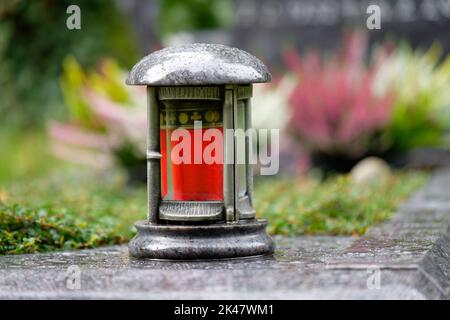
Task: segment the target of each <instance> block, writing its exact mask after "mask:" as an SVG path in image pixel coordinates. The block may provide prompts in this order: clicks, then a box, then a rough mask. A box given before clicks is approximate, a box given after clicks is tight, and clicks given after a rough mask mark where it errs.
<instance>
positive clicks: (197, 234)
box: [128, 220, 274, 260]
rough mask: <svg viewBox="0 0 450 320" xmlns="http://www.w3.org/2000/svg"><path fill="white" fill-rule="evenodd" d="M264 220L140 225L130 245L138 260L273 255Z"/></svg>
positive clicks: (141, 223)
mask: <svg viewBox="0 0 450 320" xmlns="http://www.w3.org/2000/svg"><path fill="white" fill-rule="evenodd" d="M266 225H267V222H266V221H265V220H249V221H245V222H243V221H240V222H239V223H217V224H206V225H168V224H167V225H161V224H149V223H147V222H145V221H141V222H137V223H136V228H137V229H138V234H137V235H136V237H134V238H133V239H132V240H131V241H130V243H129V244H128V247H129V250H130V254H131V255H132V256H133V257H138V258H152V259H171V260H195V259H228V258H236V257H247V256H259V255H265V254H270V253H272V252H273V250H274V246H273V241H272V239H271V238H270V237H269V236H268V235H267V234H266Z"/></svg>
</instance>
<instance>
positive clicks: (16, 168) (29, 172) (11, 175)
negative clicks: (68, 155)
mask: <svg viewBox="0 0 450 320" xmlns="http://www.w3.org/2000/svg"><path fill="white" fill-rule="evenodd" d="M62 166H63V163H62V162H61V161H59V160H58V159H55V158H54V157H53V156H52V155H51V154H50V153H49V141H48V139H47V135H46V133H45V132H43V131H42V130H21V129H19V128H16V127H12V126H2V127H0V183H2V182H5V181H12V180H17V179H19V180H21V179H24V178H27V179H30V178H36V177H39V176H42V175H46V174H47V172H48V171H50V170H51V169H57V168H60V167H62Z"/></svg>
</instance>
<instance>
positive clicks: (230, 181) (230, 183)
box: [223, 85, 235, 222]
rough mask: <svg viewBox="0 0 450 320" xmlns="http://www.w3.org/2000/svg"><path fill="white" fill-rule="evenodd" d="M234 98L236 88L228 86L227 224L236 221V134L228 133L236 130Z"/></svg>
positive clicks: (225, 114) (225, 150)
mask: <svg viewBox="0 0 450 320" xmlns="http://www.w3.org/2000/svg"><path fill="white" fill-rule="evenodd" d="M234 96H235V92H234V86H233V85H226V86H225V99H224V104H223V201H224V206H225V219H226V221H227V222H233V221H235V216H234V213H235V191H234V187H235V186H234V179H235V176H234V157H235V155H234V134H233V135H230V134H229V133H228V129H234V110H233V109H234V106H233V104H234V100H235V98H234Z"/></svg>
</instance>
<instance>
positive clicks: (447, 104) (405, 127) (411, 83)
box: [375, 44, 450, 152]
mask: <svg viewBox="0 0 450 320" xmlns="http://www.w3.org/2000/svg"><path fill="white" fill-rule="evenodd" d="M375 88H376V89H378V90H380V89H381V91H383V90H384V91H388V90H391V91H392V92H393V96H394V102H393V109H392V117H391V120H390V122H389V124H388V126H387V128H386V132H385V134H386V137H387V139H388V140H389V141H390V143H391V146H390V148H391V149H392V150H396V151H400V152H403V151H407V150H411V149H413V148H415V147H423V146H443V141H444V139H445V134H446V132H447V131H448V130H450V55H447V56H444V57H443V55H442V48H441V47H440V46H439V45H438V44H435V45H433V46H432V47H431V48H430V49H429V50H428V51H426V52H423V51H421V50H419V49H417V50H413V49H412V48H411V47H409V46H408V45H407V44H403V45H401V46H400V48H399V49H398V50H396V51H395V52H394V53H393V54H392V55H391V56H390V57H389V58H388V59H387V60H386V62H385V63H384V64H383V65H382V66H381V69H380V71H379V72H378V75H377V80H376V84H375ZM446 147H448V146H446Z"/></svg>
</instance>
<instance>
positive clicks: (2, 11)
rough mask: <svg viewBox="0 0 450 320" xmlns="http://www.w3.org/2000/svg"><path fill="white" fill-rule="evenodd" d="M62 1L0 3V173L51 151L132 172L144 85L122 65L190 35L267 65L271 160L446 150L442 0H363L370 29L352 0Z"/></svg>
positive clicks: (409, 159) (262, 109)
mask: <svg viewBox="0 0 450 320" xmlns="http://www.w3.org/2000/svg"><path fill="white" fill-rule="evenodd" d="M72 2H73V1H56V0H36V1H21V0H6V1H2V3H1V4H0V21H1V22H0V35H1V36H0V39H1V42H0V61H1V63H0V83H1V88H2V89H1V92H2V94H1V97H2V99H1V101H0V114H1V117H0V151H1V158H0V164H1V165H0V181H7V180H11V179H19V178H21V177H23V176H29V175H34V174H45V172H46V171H47V170H50V169H51V168H53V167H54V166H57V165H61V164H62V163H64V162H71V163H79V164H82V165H84V166H91V167H96V168H99V169H110V168H111V167H119V168H120V167H121V168H125V169H126V170H127V172H128V173H129V175H130V177H131V179H137V180H139V179H141V180H142V177H140V176H141V175H142V174H145V172H144V171H142V167H143V166H144V165H145V162H144V159H143V155H144V149H143V145H144V144H145V141H143V139H144V138H145V135H144V134H143V130H144V127H145V123H144V120H145V117H144V116H143V114H144V113H145V107H144V106H145V97H144V94H143V92H142V90H139V89H136V88H129V87H126V86H125V85H124V79H125V77H126V73H127V71H128V70H129V69H130V68H131V67H132V65H133V64H134V63H135V62H136V61H137V60H138V59H139V58H140V57H142V56H143V55H146V54H148V53H149V52H151V51H154V50H157V49H160V48H162V47H165V46H169V45H176V44H181V43H190V42H211V43H223V44H227V45H232V46H236V47H239V48H242V49H244V50H247V51H249V52H251V53H253V54H254V55H256V56H258V57H260V58H261V59H262V60H263V61H264V62H265V63H266V64H267V65H268V66H269V68H270V70H271V71H272V73H273V76H274V77H273V78H274V81H273V82H272V83H271V84H269V85H256V92H255V102H254V106H255V111H254V125H255V126H256V127H257V128H279V129H281V130H282V135H281V142H282V146H281V148H282V159H281V162H282V171H285V172H286V171H287V172H292V171H296V172H305V171H307V170H309V169H310V168H319V169H321V170H322V171H323V172H325V173H327V172H334V171H336V172H346V171H349V170H350V169H351V168H352V166H353V165H354V164H355V163H356V162H358V161H359V160H361V159H362V158H364V157H367V156H369V155H374V156H378V157H381V158H382V159H384V160H386V161H387V162H389V163H390V164H392V165H395V166H406V165H409V166H435V165H440V164H441V163H442V162H445V161H446V160H447V153H446V149H447V146H448V139H446V135H447V133H448V131H447V130H448V127H449V124H450V121H449V114H450V112H449V106H450V90H449V86H450V85H449V81H450V80H449V79H450V60H449V59H447V56H448V52H449V51H450V37H448V30H449V28H450V1H447V0H402V1H395V0H392V1H385V0H384V1H371V2H370V4H378V5H379V7H380V8H381V29H378V30H377V29H375V30H368V28H367V27H366V21H367V19H368V17H369V14H367V13H366V10H367V6H368V2H367V1H363V0H361V1H358V0H338V1H327V0H323V1H322V0H321V1H310V0H281V1H270V0H262V1H257V0H242V1H235V0H187V1H186V0H160V1H158V0H145V1H141V0H129V1H125V0H117V1H103V0H94V1H75V4H77V5H78V6H79V7H80V9H81V29H80V30H69V29H68V28H67V27H66V20H67V18H68V17H69V14H67V13H66V9H67V7H68V6H69V5H70V4H72ZM273 114H277V117H276V119H275V121H274V119H273V117H272V115H273ZM423 148H427V149H426V152H425V154H424V152H423V151H420V150H423ZM61 160H62V161H61ZM142 172H144V173H142Z"/></svg>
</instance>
